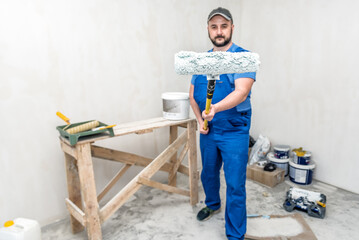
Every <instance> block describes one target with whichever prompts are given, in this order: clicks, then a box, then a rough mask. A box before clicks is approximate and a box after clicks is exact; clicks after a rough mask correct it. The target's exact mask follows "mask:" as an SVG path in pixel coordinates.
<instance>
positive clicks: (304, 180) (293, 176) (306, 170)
mask: <svg viewBox="0 0 359 240" xmlns="http://www.w3.org/2000/svg"><path fill="white" fill-rule="evenodd" d="M314 168H315V164H314V163H313V164H308V165H300V164H296V163H294V162H293V161H289V179H290V180H291V181H292V182H294V183H297V184H301V185H308V184H311V183H312V180H313V172H314Z"/></svg>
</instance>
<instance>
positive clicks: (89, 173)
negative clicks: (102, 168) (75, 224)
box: [76, 143, 102, 240]
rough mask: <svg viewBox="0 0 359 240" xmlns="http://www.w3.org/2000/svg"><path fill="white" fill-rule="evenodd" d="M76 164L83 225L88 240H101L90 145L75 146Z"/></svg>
mask: <svg viewBox="0 0 359 240" xmlns="http://www.w3.org/2000/svg"><path fill="white" fill-rule="evenodd" d="M76 149H77V156H78V159H77V164H78V169H79V176H80V184H81V194H82V197H83V202H84V206H85V207H84V211H85V225H86V229H87V236H88V239H89V240H101V239H102V233H101V220H100V214H99V205H98V202H97V195H96V185H95V177H94V172H93V165H92V158H91V146H90V144H89V143H88V144H77V145H76Z"/></svg>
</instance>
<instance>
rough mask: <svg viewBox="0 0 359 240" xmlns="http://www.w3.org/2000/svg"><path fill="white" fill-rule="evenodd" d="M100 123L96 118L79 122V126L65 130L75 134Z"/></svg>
mask: <svg viewBox="0 0 359 240" xmlns="http://www.w3.org/2000/svg"><path fill="white" fill-rule="evenodd" d="M99 125H100V123H99V122H98V121H96V120H94V121H91V122H88V123H84V124H81V125H79V126H76V127H72V128H69V129H67V130H66V132H68V133H70V134H75V133H79V132H84V131H87V130H90V129H92V128H95V127H98V126H99Z"/></svg>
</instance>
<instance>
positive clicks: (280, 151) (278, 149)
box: [273, 145, 290, 159]
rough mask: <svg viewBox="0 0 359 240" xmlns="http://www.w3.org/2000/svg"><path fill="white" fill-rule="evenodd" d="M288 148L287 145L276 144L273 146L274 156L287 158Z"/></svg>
mask: <svg viewBox="0 0 359 240" xmlns="http://www.w3.org/2000/svg"><path fill="white" fill-rule="evenodd" d="M289 150H290V147H289V146H288V145H276V146H274V147H273V151H274V157H275V158H278V159H285V158H289Z"/></svg>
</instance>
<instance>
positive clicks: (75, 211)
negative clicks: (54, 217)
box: [65, 198, 85, 226]
mask: <svg viewBox="0 0 359 240" xmlns="http://www.w3.org/2000/svg"><path fill="white" fill-rule="evenodd" d="M65 203H66V206H67V210H68V211H69V212H70V214H71V216H72V217H74V218H75V219H76V220H77V221H78V222H80V223H81V224H82V225H83V226H85V220H84V218H85V213H84V212H83V211H82V210H81V209H80V208H79V207H77V206H76V204H74V203H73V202H72V201H71V200H70V199H68V198H66V199H65Z"/></svg>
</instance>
